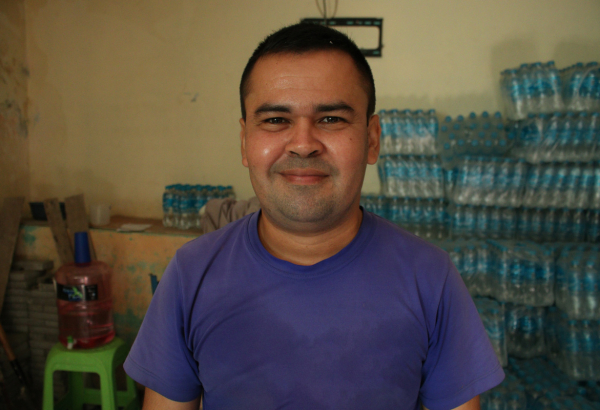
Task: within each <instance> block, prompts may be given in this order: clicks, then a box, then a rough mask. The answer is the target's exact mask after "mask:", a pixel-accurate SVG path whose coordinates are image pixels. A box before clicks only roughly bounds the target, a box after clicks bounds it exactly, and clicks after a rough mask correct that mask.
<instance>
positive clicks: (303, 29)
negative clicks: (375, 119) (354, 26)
mask: <svg viewBox="0 0 600 410" xmlns="http://www.w3.org/2000/svg"><path fill="white" fill-rule="evenodd" d="M328 50H336V51H341V52H344V53H346V54H348V55H349V56H350V57H351V58H352V60H353V61H354V65H355V66H356V68H357V69H358V72H359V73H360V75H361V76H362V77H363V79H364V81H365V84H366V86H367V87H366V88H367V96H368V99H369V104H368V106H367V120H368V119H369V118H371V115H373V114H374V113H375V81H374V80H373V73H372V72H371V67H369V63H367V59H366V58H365V56H364V55H363V54H362V52H361V51H360V49H359V48H358V47H357V46H356V44H355V43H354V41H352V40H350V38H348V36H346V35H345V34H343V33H341V32H339V31H338V30H334V29H332V28H330V27H325V26H322V25H320V24H314V23H298V24H293V25H291V26H287V27H284V28H282V29H280V30H278V31H276V32H274V33H273V34H270V35H269V36H267V38H265V39H264V40H263V41H262V42H261V43H260V44H259V45H258V47H257V48H256V50H254V53H252V56H251V57H250V59H249V60H248V63H247V64H246V68H244V73H243V74H242V81H241V82H240V104H241V107H242V118H243V119H244V120H245V119H246V107H245V104H244V100H245V98H246V96H247V95H248V81H249V78H250V74H251V73H252V69H253V68H254V65H255V64H256V62H257V61H258V60H259V59H260V58H261V57H265V56H268V55H273V54H282V53H292V54H303V53H307V52H310V51H328Z"/></svg>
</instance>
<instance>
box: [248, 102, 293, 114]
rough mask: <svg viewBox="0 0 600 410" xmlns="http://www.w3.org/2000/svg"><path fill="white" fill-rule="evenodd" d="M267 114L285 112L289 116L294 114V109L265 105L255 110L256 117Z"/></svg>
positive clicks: (277, 105) (285, 106)
mask: <svg viewBox="0 0 600 410" xmlns="http://www.w3.org/2000/svg"><path fill="white" fill-rule="evenodd" d="M265 112H285V113H287V114H289V113H291V112H292V109H291V108H290V107H288V106H287V105H279V104H269V103H265V104H263V105H261V106H260V107H258V108H257V109H256V110H254V115H259V114H262V113H265Z"/></svg>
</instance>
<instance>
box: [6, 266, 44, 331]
mask: <svg viewBox="0 0 600 410" xmlns="http://www.w3.org/2000/svg"><path fill="white" fill-rule="evenodd" d="M43 273H44V272H43V271H37V270H16V269H14V268H13V269H12V270H11V272H10V274H9V275H8V283H7V285H6V293H5V299H4V306H3V308H2V315H1V316H0V322H2V326H3V327H4V331H5V332H6V333H28V332H29V326H28V323H27V314H28V310H27V300H28V299H29V289H31V288H32V287H35V286H36V284H37V279H38V278H39V277H40V276H42V275H43Z"/></svg>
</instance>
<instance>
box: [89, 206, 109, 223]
mask: <svg viewBox="0 0 600 410" xmlns="http://www.w3.org/2000/svg"><path fill="white" fill-rule="evenodd" d="M90 222H91V224H92V225H95V226H104V225H108V224H109V223H110V205H109V204H93V205H92V206H91V207H90Z"/></svg>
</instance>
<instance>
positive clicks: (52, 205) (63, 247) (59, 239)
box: [44, 198, 75, 265]
mask: <svg viewBox="0 0 600 410" xmlns="http://www.w3.org/2000/svg"><path fill="white" fill-rule="evenodd" d="M44 210H45V211H46V216H47V217H48V225H50V229H51V230H52V236H53V237H54V243H55V244H56V250H57V252H58V257H59V258H60V262H61V263H62V264H63V265H64V264H66V263H72V262H74V261H75V259H74V258H73V246H72V245H71V240H70V239H69V233H68V232H67V225H66V224H65V221H64V220H63V218H62V214H61V212H60V207H59V205H58V199H56V198H51V199H46V200H45V201H44Z"/></svg>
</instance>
